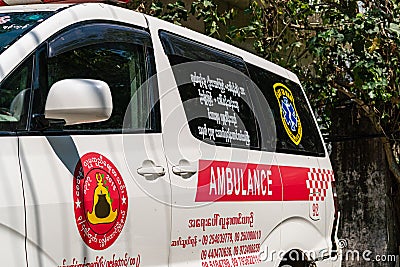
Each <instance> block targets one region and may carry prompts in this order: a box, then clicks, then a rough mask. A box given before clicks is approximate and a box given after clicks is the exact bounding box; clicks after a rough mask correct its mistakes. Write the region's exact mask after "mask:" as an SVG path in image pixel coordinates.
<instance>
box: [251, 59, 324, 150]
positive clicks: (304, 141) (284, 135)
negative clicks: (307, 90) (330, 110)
mask: <svg viewBox="0 0 400 267" xmlns="http://www.w3.org/2000/svg"><path fill="white" fill-rule="evenodd" d="M246 65H247V68H248V70H249V72H250V74H251V78H252V80H253V81H254V83H255V84H256V85H257V87H258V88H259V89H260V90H261V92H262V94H263V96H264V98H265V99H266V101H267V102H268V104H269V109H270V110H271V111H272V114H273V117H274V120H275V127H276V135H277V143H276V150H277V152H282V153H289V154H302V155H314V156H324V155H325V150H324V146H323V143H322V140H321V137H320V135H319V132H318V128H317V126H316V125H315V121H314V118H313V116H312V113H311V111H310V109H309V106H308V103H307V100H306V98H305V95H304V93H303V91H302V90H301V88H300V86H299V85H298V84H297V83H295V82H293V81H290V80H288V79H285V78H283V77H281V76H279V75H276V74H274V73H272V72H270V71H267V70H265V69H262V68H260V67H257V66H254V65H252V64H248V63H247V64H246ZM265 112H267V111H265ZM260 127H262V126H260Z"/></svg>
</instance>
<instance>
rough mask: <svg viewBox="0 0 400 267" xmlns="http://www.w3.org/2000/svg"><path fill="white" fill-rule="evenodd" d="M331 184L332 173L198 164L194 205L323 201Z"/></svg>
mask: <svg viewBox="0 0 400 267" xmlns="http://www.w3.org/2000/svg"><path fill="white" fill-rule="evenodd" d="M279 171H280V173H279ZM280 175H282V184H283V187H281V178H280ZM332 181H334V176H333V172H332V170H325V169H316V168H303V167H288V166H283V167H278V166H276V165H263V164H251V163H239V162H227V161H210V160H200V161H199V175H198V183H197V193H196V199H195V201H196V202H218V201H279V200H283V201H324V200H325V197H326V194H327V190H328V188H330V186H331V182H332ZM282 188H283V189H282ZM282 191H283V192H282ZM282 194H283V195H282Z"/></svg>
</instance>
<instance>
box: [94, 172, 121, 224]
mask: <svg viewBox="0 0 400 267" xmlns="http://www.w3.org/2000/svg"><path fill="white" fill-rule="evenodd" d="M103 179H104V174H100V173H96V180H97V187H96V189H95V190H94V195H93V210H92V212H88V213H87V218H88V220H89V222H90V223H91V224H100V223H111V222H113V221H114V220H115V218H117V215H118V209H115V210H114V211H113V210H112V205H111V203H112V200H111V198H110V194H109V192H108V189H107V188H105V187H104V186H103Z"/></svg>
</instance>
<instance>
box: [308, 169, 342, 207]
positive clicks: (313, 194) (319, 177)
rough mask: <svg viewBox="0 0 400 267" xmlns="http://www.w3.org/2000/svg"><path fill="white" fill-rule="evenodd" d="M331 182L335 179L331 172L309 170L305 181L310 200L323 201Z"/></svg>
mask: <svg viewBox="0 0 400 267" xmlns="http://www.w3.org/2000/svg"><path fill="white" fill-rule="evenodd" d="M333 181H335V177H334V175H333V171H332V170H327V169H317V168H311V169H310V171H309V172H308V179H307V180H306V184H307V188H308V189H309V190H310V200H312V201H313V202H315V201H324V200H325V197H326V191H327V190H328V188H329V187H330V183H331V182H333Z"/></svg>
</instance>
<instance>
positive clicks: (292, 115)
mask: <svg viewBox="0 0 400 267" xmlns="http://www.w3.org/2000/svg"><path fill="white" fill-rule="evenodd" d="M281 104H282V106H281V107H282V114H283V117H284V118H285V121H286V124H287V125H288V127H289V128H290V130H291V131H292V132H297V129H298V120H297V113H296V111H295V109H294V107H293V104H292V102H291V101H290V100H289V99H288V98H287V97H286V96H283V97H282V102H281Z"/></svg>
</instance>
